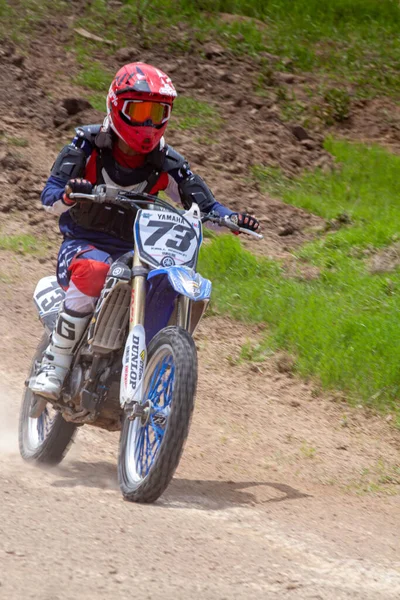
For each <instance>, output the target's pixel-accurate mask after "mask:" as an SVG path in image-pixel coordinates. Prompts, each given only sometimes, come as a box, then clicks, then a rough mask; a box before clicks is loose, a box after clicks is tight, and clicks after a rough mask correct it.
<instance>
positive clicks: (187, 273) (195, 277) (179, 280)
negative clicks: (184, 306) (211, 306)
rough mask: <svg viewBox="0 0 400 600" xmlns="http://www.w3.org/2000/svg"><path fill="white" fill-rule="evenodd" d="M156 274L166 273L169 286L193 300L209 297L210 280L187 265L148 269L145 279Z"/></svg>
mask: <svg viewBox="0 0 400 600" xmlns="http://www.w3.org/2000/svg"><path fill="white" fill-rule="evenodd" d="M158 275H167V277H168V280H169V283H170V285H171V287H172V288H173V289H174V290H175V291H176V292H177V293H178V294H180V295H182V296H187V297H188V298H189V299H190V300H193V302H198V301H200V300H209V299H210V296H211V287H212V285H211V281H209V280H208V279H205V278H204V277H202V276H201V275H200V274H199V273H196V271H194V270H193V269H191V268H189V267H160V268H157V269H153V270H152V271H150V273H149V274H148V275H147V279H148V280H150V279H152V278H153V277H157V276H158Z"/></svg>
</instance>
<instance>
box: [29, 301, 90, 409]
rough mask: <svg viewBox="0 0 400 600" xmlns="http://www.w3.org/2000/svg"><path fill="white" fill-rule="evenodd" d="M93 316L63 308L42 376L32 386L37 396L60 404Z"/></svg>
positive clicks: (45, 354)
mask: <svg viewBox="0 0 400 600" xmlns="http://www.w3.org/2000/svg"><path fill="white" fill-rule="evenodd" d="M90 317H91V315H84V316H82V315H79V313H76V312H74V311H69V310H68V309H66V308H65V307H64V306H62V307H61V310H60V312H59V313H58V316H57V321H56V324H55V326H54V331H53V333H52V335H51V339H50V344H49V345H48V346H47V348H46V350H45V352H44V355H43V359H42V364H41V365H40V368H39V372H38V373H37V375H36V376H35V377H32V378H31V380H30V382H29V389H30V390H32V392H33V393H34V394H38V395H39V396H43V397H45V398H49V399H50V400H57V399H58V398H59V396H60V393H61V389H62V386H63V385H64V380H65V377H66V375H67V373H68V371H69V368H70V366H71V363H72V358H73V352H74V349H75V347H76V345H77V344H78V343H79V341H80V339H81V337H82V335H83V332H84V331H85V329H86V326H87V324H88V321H89V319H90Z"/></svg>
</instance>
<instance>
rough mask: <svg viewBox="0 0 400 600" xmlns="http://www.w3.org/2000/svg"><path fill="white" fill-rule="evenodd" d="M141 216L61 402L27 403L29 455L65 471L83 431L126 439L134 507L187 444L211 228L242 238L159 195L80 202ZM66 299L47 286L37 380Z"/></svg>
mask: <svg viewBox="0 0 400 600" xmlns="http://www.w3.org/2000/svg"><path fill="white" fill-rule="evenodd" d="M72 197H73V198H74V199H76V200H80V199H81V200H83V199H84V200H86V201H91V202H98V203H103V202H107V203H113V204H116V205H120V206H122V207H124V208H126V207H129V208H131V209H132V210H134V211H136V219H135V223H134V247H133V248H132V252H128V253H127V254H125V255H123V256H122V257H120V258H119V259H118V260H116V261H115V262H113V264H112V265H111V266H110V270H109V272H108V275H107V278H106V281H105V285H104V288H103V290H102V292H101V295H100V297H99V300H98V302H97V305H96V308H95V311H94V314H93V318H92V320H91V321H90V323H89V325H88V327H87V332H86V333H85V334H84V335H83V336H82V339H81V340H80V342H79V343H78V344H77V346H76V348H75V349H74V358H73V362H72V366H71V368H70V371H69V374H68V376H67V378H66V381H65V383H64V386H63V389H62V392H61V396H60V398H59V400H57V401H49V400H47V399H45V398H43V397H41V396H38V395H35V394H33V392H31V390H30V389H29V387H26V391H25V394H24V397H23V401H22V407H21V414H20V423H19V446H20V452H21V455H22V457H23V458H24V459H25V460H28V461H34V462H36V463H38V464H40V463H42V464H47V465H49V464H50V465H51V464H53V465H54V464H57V463H59V462H60V461H61V460H62V459H63V457H64V456H65V454H66V452H67V450H68V447H69V445H70V443H71V442H72V440H73V438H74V435H75V433H76V430H77V427H79V426H81V425H83V424H88V425H94V426H95V427H101V428H104V429H107V430H109V431H119V430H120V431H121V434H120V444H119V456H118V480H119V485H120V488H121V491H122V494H123V496H124V498H125V499H126V500H130V501H133V502H154V501H155V500H157V498H159V496H160V495H161V494H162V493H163V492H164V490H165V489H166V487H167V486H168V484H169V482H170V480H171V478H172V476H173V474H174V472H175V470H176V468H177V466H178V463H179V460H180V457H181V454H182V450H183V446H184V443H185V440H186V438H187V435H188V432H189V426H190V420H191V415H192V412H193V408H194V399H195V393H196V385H197V355H196V347H195V344H194V342H193V338H192V335H193V333H194V331H195V329H196V327H197V325H198V323H199V321H200V319H201V317H202V316H203V314H204V311H205V309H206V307H207V304H208V302H209V299H210V295H211V282H210V281H208V280H207V279H204V278H203V277H202V276H201V275H200V274H199V273H197V272H196V265H197V259H198V254H199V249H200V246H201V243H202V224H203V223H204V222H206V221H209V222H212V223H214V224H217V225H219V226H225V227H228V228H229V229H231V230H233V231H243V232H245V233H250V234H252V235H255V236H256V237H262V236H260V235H259V234H254V233H253V232H249V231H248V230H245V229H241V228H240V227H238V226H237V225H236V224H235V223H233V222H232V221H231V220H230V219H228V218H227V217H225V218H223V217H219V216H216V215H213V214H210V215H205V216H202V215H201V214H200V211H199V208H198V206H197V205H196V204H193V205H192V206H191V208H190V209H189V210H187V211H182V210H177V209H176V208H174V207H173V206H172V205H170V204H169V203H167V202H165V201H164V200H161V199H160V198H158V197H157V196H152V195H149V194H139V193H136V192H127V191H123V190H120V189H118V188H114V187H110V186H98V187H97V188H95V190H94V193H93V194H89V195H86V194H75V195H72V194H71V198H72ZM63 299H64V291H63V290H62V289H61V287H60V286H59V285H58V283H57V279H56V277H54V276H49V277H44V278H43V279H41V280H40V281H39V283H38V284H37V286H36V289H35V292H34V303H35V305H36V308H37V310H38V313H39V318H40V320H41V322H42V324H43V326H44V329H45V331H44V334H43V338H42V340H41V342H40V344H39V346H38V348H37V351H36V353H35V356H34V359H33V363H32V366H31V370H30V374H29V378H28V380H27V383H29V379H30V378H31V377H33V376H35V374H36V373H37V371H38V369H39V366H40V363H41V360H42V356H43V353H44V351H45V349H46V347H47V345H48V343H49V339H50V336H51V332H52V330H53V328H54V325H55V322H56V318H57V314H58V310H59V308H60V305H61V303H62V302H63Z"/></svg>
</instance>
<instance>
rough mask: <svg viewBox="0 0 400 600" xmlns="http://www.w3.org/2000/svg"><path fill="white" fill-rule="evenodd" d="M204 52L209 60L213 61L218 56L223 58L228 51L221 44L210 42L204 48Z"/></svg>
mask: <svg viewBox="0 0 400 600" xmlns="http://www.w3.org/2000/svg"><path fill="white" fill-rule="evenodd" d="M203 52H204V54H205V56H206V58H208V60H212V59H213V58H215V57H216V56H223V55H224V54H225V52H226V51H225V48H223V47H222V46H220V45H219V44H216V43H215V42H209V43H208V44H205V46H204V47H203Z"/></svg>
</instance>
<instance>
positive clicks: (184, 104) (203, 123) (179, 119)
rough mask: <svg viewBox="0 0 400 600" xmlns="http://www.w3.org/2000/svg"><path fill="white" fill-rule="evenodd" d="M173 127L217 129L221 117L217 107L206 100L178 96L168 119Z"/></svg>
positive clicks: (210, 130)
mask: <svg viewBox="0 0 400 600" xmlns="http://www.w3.org/2000/svg"><path fill="white" fill-rule="evenodd" d="M170 126H171V127H172V128H173V129H182V130H185V129H202V130H204V131H207V132H213V131H218V129H220V127H221V126H222V119H221V116H220V114H219V112H218V109H217V108H216V107H214V106H212V105H211V104H208V103H207V102H202V101H201V100H196V99H195V98H189V97H187V96H178V98H177V99H176V100H175V102H174V109H173V113H172V117H171V121H170Z"/></svg>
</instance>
